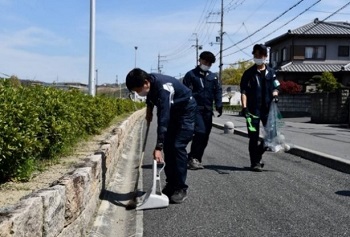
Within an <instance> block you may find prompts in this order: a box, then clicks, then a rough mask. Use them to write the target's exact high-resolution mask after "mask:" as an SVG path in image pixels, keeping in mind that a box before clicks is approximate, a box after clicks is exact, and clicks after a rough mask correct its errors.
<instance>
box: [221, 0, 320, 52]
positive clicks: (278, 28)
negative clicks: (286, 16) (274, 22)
mask: <svg viewBox="0 0 350 237" xmlns="http://www.w3.org/2000/svg"><path fill="white" fill-rule="evenodd" d="M319 2H321V0H318V1H317V2H315V3H313V4H312V5H311V6H309V7H308V8H306V9H305V10H304V11H302V12H301V13H299V14H298V15H296V16H295V17H293V18H292V19H290V20H289V21H287V22H286V23H284V24H282V25H281V26H279V27H277V28H276V29H275V30H273V31H272V32H270V33H269V34H267V35H265V36H263V37H262V38H260V39H258V40H256V41H254V42H253V43H251V44H249V45H247V46H245V47H243V48H239V50H237V51H235V52H233V53H230V54H226V55H224V56H223V57H227V56H230V55H233V54H236V53H238V52H243V51H242V50H244V49H246V48H248V47H251V46H252V45H254V44H256V43H258V42H260V41H262V40H263V39H265V38H266V37H268V36H270V35H272V34H273V33H275V32H276V31H278V30H280V29H281V28H282V27H284V26H286V25H288V24H289V23H291V22H292V21H294V20H296V19H297V18H298V17H300V16H301V15H303V14H304V13H305V12H307V11H309V10H310V9H311V8H312V7H314V6H315V5H317V4H318V3H319ZM236 47H237V45H236ZM243 53H245V52H243ZM245 54H246V53H245Z"/></svg>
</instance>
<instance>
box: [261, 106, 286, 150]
mask: <svg viewBox="0 0 350 237" xmlns="http://www.w3.org/2000/svg"><path fill="white" fill-rule="evenodd" d="M283 126H284V122H283V121H282V115H281V113H280V111H279V109H278V107H277V103H275V102H274V101H272V102H271V105H270V111H269V115H268V118H267V123H266V126H265V127H264V145H265V147H267V148H269V149H270V150H271V151H273V152H279V151H288V150H289V149H290V145H288V144H287V143H286V140H285V137H284V135H283V134H282V131H281V128H282V127H283Z"/></svg>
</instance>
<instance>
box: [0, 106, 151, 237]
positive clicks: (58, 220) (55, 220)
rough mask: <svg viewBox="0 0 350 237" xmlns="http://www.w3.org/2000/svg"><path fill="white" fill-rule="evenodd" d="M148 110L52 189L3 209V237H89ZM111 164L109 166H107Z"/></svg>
mask: <svg viewBox="0 0 350 237" xmlns="http://www.w3.org/2000/svg"><path fill="white" fill-rule="evenodd" d="M145 111H146V109H143V110H140V111H137V112H135V113H134V114H133V115H131V116H130V117H129V119H128V120H126V121H124V122H123V123H122V124H121V125H120V126H119V127H118V128H117V129H115V130H114V131H113V132H114V134H113V135H112V136H111V137H109V138H108V140H106V141H105V142H104V145H102V146H101V149H100V153H99V154H96V155H93V156H90V157H87V158H86V159H85V160H84V163H82V164H80V165H78V167H80V168H77V169H76V170H75V171H74V172H71V173H68V174H66V175H64V176H63V177H61V178H60V179H59V180H57V181H55V182H53V184H52V185H51V187H49V188H46V189H42V190H38V191H37V192H35V193H32V194H30V195H28V196H26V197H24V198H23V199H22V200H21V201H20V202H19V203H18V204H17V205H15V206H9V207H4V208H0V237H13V236H16V237H17V236H19V237H22V236H23V237H31V236H33V237H34V236H35V237H37V236H45V237H47V236H49V237H51V236H52V237H54V236H59V237H66V236H74V237H76V236H86V235H87V233H88V231H89V228H90V226H91V223H92V222H93V220H92V219H93V217H94V213H95V212H96V210H97V208H98V206H99V204H100V202H101V200H100V198H99V197H100V194H101V191H102V189H103V186H104V185H106V183H107V182H109V180H110V177H111V175H112V172H113V170H114V168H115V164H116V163H117V160H118V158H119V157H120V156H121V154H122V149H123V146H124V145H125V140H126V137H127V135H128V134H129V131H130V129H131V128H132V126H130V124H134V122H135V121H136V120H138V119H140V118H141V116H144V113H145ZM106 162H109V166H107V165H106Z"/></svg>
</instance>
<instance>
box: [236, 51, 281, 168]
mask: <svg viewBox="0 0 350 237" xmlns="http://www.w3.org/2000/svg"><path fill="white" fill-rule="evenodd" d="M252 53H253V55H254V63H255V64H254V65H253V66H252V67H250V68H248V69H247V70H246V71H245V72H244V73H243V76H242V78H241V83H240V87H241V100H242V115H243V116H244V117H246V118H247V129H248V137H249V156H250V165H251V166H250V167H251V169H252V170H253V171H258V172H259V171H262V168H263V166H264V163H262V162H261V159H262V155H263V153H264V152H265V147H264V142H261V143H260V144H259V129H260V128H259V125H260V121H261V122H262V124H263V125H264V126H265V125H266V122H267V118H268V114H269V109H270V104H271V102H272V100H274V101H275V102H277V101H278V91H279V82H278V80H277V79H276V75H275V71H274V70H273V69H272V68H270V67H269V66H268V65H266V64H265V60H266V57H267V48H266V46H265V45H263V44H256V45H254V47H253V52H252ZM248 121H250V122H248Z"/></svg>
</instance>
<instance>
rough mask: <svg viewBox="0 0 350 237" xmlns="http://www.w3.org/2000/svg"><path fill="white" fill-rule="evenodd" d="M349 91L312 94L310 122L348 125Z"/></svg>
mask: <svg viewBox="0 0 350 237" xmlns="http://www.w3.org/2000/svg"><path fill="white" fill-rule="evenodd" d="M349 96H350V90H349V89H342V90H339V91H337V92H333V93H314V94H312V97H311V122H313V123H333V124H343V123H349V121H348V120H349Z"/></svg>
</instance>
